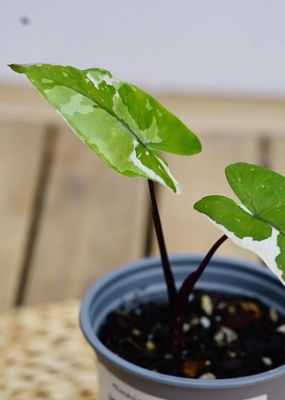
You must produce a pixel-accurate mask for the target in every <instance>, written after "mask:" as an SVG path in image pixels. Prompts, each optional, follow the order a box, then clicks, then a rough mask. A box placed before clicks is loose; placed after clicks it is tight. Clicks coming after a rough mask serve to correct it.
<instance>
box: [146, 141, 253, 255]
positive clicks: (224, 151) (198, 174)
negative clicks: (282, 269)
mask: <svg viewBox="0 0 285 400" xmlns="http://www.w3.org/2000/svg"><path fill="white" fill-rule="evenodd" d="M202 143H203V151H202V153H201V154H200V155H197V156H194V157H191V158H190V157H189V158H187V157H172V156H171V157H169V164H170V167H171V168H172V170H173V171H174V172H175V176H176V177H177V178H178V179H179V181H180V182H181V184H182V185H183V192H182V194H181V195H180V196H174V195H172V194H171V193H170V192H168V191H166V190H164V189H160V195H159V203H160V210H161V217H162V222H163V226H164V230H165V233H166V241H167V245H168V250H169V252H170V253H179V252H182V253H183V252H195V253H197V252H198V253H204V252H205V251H207V250H209V248H210V247H211V246H212V245H213V244H214V242H215V241H216V240H217V239H218V238H219V237H220V236H221V235H222V233H220V231H219V230H218V229H217V228H216V227H214V226H213V225H212V224H211V223H210V222H209V221H208V220H207V219H206V218H205V217H204V216H203V215H201V214H199V213H198V212H196V211H195V210H193V208H192V207H193V204H194V203H195V202H196V201H197V200H199V199H200V198H201V197H203V196H206V195H210V194H221V195H228V196H230V197H232V198H235V196H234V194H233V193H232V191H231V189H230V187H229V185H228V183H227V182H226V178H225V174H224V169H225V167H226V166H227V165H229V164H231V163H233V162H236V161H248V162H258V160H259V154H258V143H257V141H256V139H255V138H250V137H249V138H241V137H237V136H233V135H230V136H228V135H215V134H212V135H209V136H206V137H205V136H204V137H203V138H202ZM153 251H154V253H157V245H156V241H153ZM217 254H223V255H231V256H234V257H240V258H246V259H248V260H253V261H256V260H257V258H256V257H255V256H254V255H253V254H252V253H250V252H248V251H246V250H242V249H240V248H239V247H237V246H235V245H234V244H232V243H231V242H230V241H227V242H226V243H225V244H224V245H223V246H222V247H221V249H220V250H219V251H218V253H217Z"/></svg>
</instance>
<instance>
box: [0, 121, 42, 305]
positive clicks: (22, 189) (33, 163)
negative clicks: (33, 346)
mask: <svg viewBox="0 0 285 400" xmlns="http://www.w3.org/2000/svg"><path fill="white" fill-rule="evenodd" d="M43 145H44V130H43V128H41V127H39V126H35V125H17V124H15V123H14V124H12V123H11V124H3V123H1V124H0V277H1V279H0V310H3V309H5V308H7V307H9V306H11V305H13V304H14V301H15V298H16V296H17V290H18V286H19V279H20V276H21V269H22V266H23V262H24V259H25V257H26V249H27V243H28V240H29V231H30V223H31V219H32V213H33V206H34V200H35V196H36V190H37V184H38V174H39V169H40V163H41V157H42V152H43Z"/></svg>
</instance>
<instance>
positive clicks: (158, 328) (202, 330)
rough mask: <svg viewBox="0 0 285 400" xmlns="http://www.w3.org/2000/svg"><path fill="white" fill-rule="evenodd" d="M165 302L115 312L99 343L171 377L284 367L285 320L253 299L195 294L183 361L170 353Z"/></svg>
mask: <svg viewBox="0 0 285 400" xmlns="http://www.w3.org/2000/svg"><path fill="white" fill-rule="evenodd" d="M170 325H171V324H170V320H169V311H168V307H167V305H166V304H163V303H162V302H159V301H156V302H148V303H142V304H139V303H134V305H133V307H132V308H131V309H130V308H127V307H125V306H122V307H120V308H119V309H117V310H115V311H114V312H111V313H110V314H109V315H108V316H107V318H106V321H105V323H104V324H103V326H102V327H101V330H100V332H99V337H100V339H101V341H102V342H103V343H104V344H105V345H106V346H107V347H108V348H109V349H110V350H111V351H112V352H114V353H116V354H118V355H119V356H120V357H122V358H124V359H126V360H128V361H130V362H131V363H133V364H137V365H139V366H141V367H143V368H147V369H149V370H153V371H157V372H160V373H163V374H167V375H174V376H180V377H188V378H199V379H221V378H235V377H242V376H248V375H252V374H257V373H260V372H264V371H268V370H270V369H272V368H276V367H278V366H280V365H282V364H284V363H285V318H284V316H281V315H280V314H279V313H278V312H277V311H276V310H274V309H272V308H269V307H268V306H266V305H264V304H262V303H260V302H259V301H257V300H255V299H252V298H244V297H233V296H230V295H226V294H223V295H220V294H219V295H217V294H206V293H203V292H195V294H194V295H192V299H191V301H190V302H189V306H188V311H187V316H186V319H185V322H184V325H183V331H184V341H183V350H182V353H181V357H180V358H179V357H173V356H172V354H171V351H170V349H171V345H170V340H169V338H170V337H171V330H170Z"/></svg>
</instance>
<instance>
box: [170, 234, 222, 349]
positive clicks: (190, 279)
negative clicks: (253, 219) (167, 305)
mask: <svg viewBox="0 0 285 400" xmlns="http://www.w3.org/2000/svg"><path fill="white" fill-rule="evenodd" d="M227 238H228V237H227V236H226V235H223V236H222V237H221V238H220V239H219V240H218V241H217V242H216V243H215V244H214V245H213V246H212V247H211V249H210V250H209V252H208V253H207V254H206V256H205V257H204V259H203V260H202V262H201V263H200V265H199V266H198V268H197V269H196V271H194V272H191V273H190V274H189V275H188V276H187V278H186V279H185V281H184V282H183V284H182V286H181V288H180V289H179V291H178V294H177V297H176V302H175V311H174V329H173V341H172V353H173V355H175V356H179V355H180V353H181V348H182V340H183V323H184V319H185V313H186V308H187V304H188V299H189V295H190V294H191V293H192V291H193V289H194V286H195V284H196V282H197V281H198V279H199V278H200V277H201V275H202V274H203V272H204V271H205V269H206V267H207V265H208V264H209V262H210V260H211V258H212V257H213V255H214V254H215V252H216V251H217V250H218V248H219V247H220V246H221V245H222V244H223V243H224V242H225V241H226V240H227Z"/></svg>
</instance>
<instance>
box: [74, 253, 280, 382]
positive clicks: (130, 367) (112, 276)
mask: <svg viewBox="0 0 285 400" xmlns="http://www.w3.org/2000/svg"><path fill="white" fill-rule="evenodd" d="M202 256H203V255H202V254H197V253H195V254H185V253H184V254H174V255H171V256H170V257H169V260H170V262H173V263H175V262H176V263H181V262H185V261H187V260H188V261H189V259H190V258H191V260H192V261H193V260H197V262H198V261H199V260H201V257H202ZM157 263H160V257H159V256H154V257H146V258H142V259H140V260H138V261H135V262H133V263H128V264H126V265H123V266H121V267H119V268H116V269H115V270H114V271H112V272H110V273H108V274H106V275H105V276H103V277H102V278H100V279H99V280H98V281H96V282H95V283H94V284H93V285H92V286H91V287H90V288H89V290H88V291H87V293H86V294H85V296H84V297H83V300H82V303H81V308H80V326H81V329H82V332H83V334H84V336H85V338H86V340H87V341H88V342H89V344H90V345H91V346H92V347H93V349H95V350H96V353H97V354H98V355H99V357H101V358H102V359H103V360H105V361H106V362H107V364H110V365H112V366H113V367H115V368H117V369H121V370H123V371H124V372H126V373H127V374H129V375H131V376H133V377H140V378H142V379H146V380H149V381H152V382H155V383H158V384H165V385H168V386H172V387H180V388H189V389H190V388H193V389H209V390H210V389H229V388H235V387H241V386H250V385H256V384H259V383H264V382H268V381H270V380H272V379H277V378H278V377H280V376H282V375H284V374H285V364H284V365H282V366H280V367H277V368H274V369H272V370H269V371H266V372H261V373H259V374H255V375H249V376H245V377H241V378H230V379H216V380H210V379H209V380H203V379H193V378H182V377H176V376H172V375H166V374H161V373H159V372H154V371H150V370H148V369H145V368H142V367H139V366H138V365H135V364H132V363H130V362H129V361H126V360H125V359H123V358H121V357H119V356H118V355H116V354H115V353H113V352H112V351H110V350H109V349H108V348H107V347H106V346H105V345H104V344H103V343H102V342H101V341H100V340H99V338H98V337H97V335H96V334H95V332H94V329H93V326H92V323H91V321H90V318H89V311H90V309H91V306H92V302H93V298H94V296H95V295H96V293H98V292H99V291H101V290H103V289H104V287H105V285H106V284H108V283H110V281H112V280H117V279H118V278H122V277H123V276H124V275H129V274H130V273H133V274H135V271H136V270H137V269H140V268H141V267H147V266H150V265H153V264H157ZM211 263H212V264H220V265H223V264H232V265H234V264H238V265H239V267H242V268H243V269H247V270H248V271H249V272H252V273H254V274H257V275H259V276H261V277H266V279H267V280H269V281H271V282H273V283H279V280H278V279H277V278H276V277H275V276H274V275H273V274H272V272H271V271H270V270H268V269H267V268H262V266H261V265H258V264H254V263H252V262H249V261H245V260H242V259H238V258H234V257H226V256H214V257H213V259H212V261H211ZM284 290H285V289H284Z"/></svg>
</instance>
